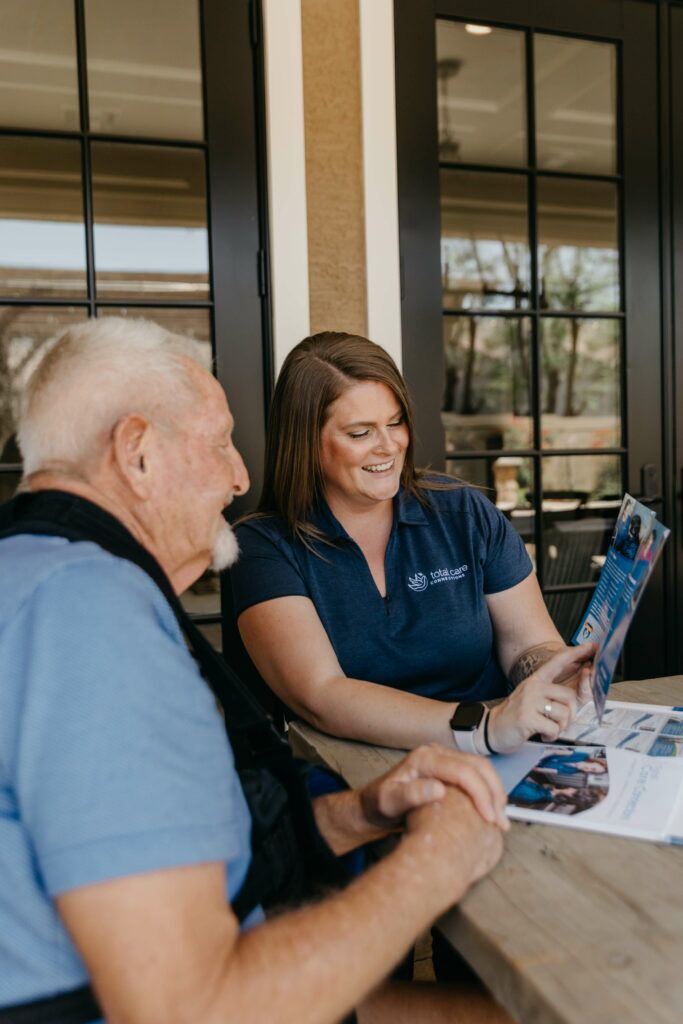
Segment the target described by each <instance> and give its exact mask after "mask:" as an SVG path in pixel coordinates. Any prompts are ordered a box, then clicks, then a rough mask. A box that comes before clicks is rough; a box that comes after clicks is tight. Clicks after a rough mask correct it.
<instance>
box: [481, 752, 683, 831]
mask: <svg viewBox="0 0 683 1024" xmlns="http://www.w3.org/2000/svg"><path fill="white" fill-rule="evenodd" d="M492 763H493V764H494V766H495V768H496V769H497V771H498V773H499V775H500V777H501V779H502V781H503V784H504V786H505V788H506V790H507V792H508V805H507V813H508V816H509V817H510V818H512V819H516V820H520V821H529V822H538V823H545V824H550V825H561V826H564V827H567V828H579V829H588V830H591V831H594V832H606V833H609V834H611V835H621V836H631V837H633V838H636V839H649V840H654V841H658V842H668V843H683V759H679V758H660V757H651V756H649V755H648V754H641V753H635V752H634V751H632V750H622V749H616V748H612V747H610V748H607V747H603V746H581V747H577V746H562V745H558V744H552V745H541V744H534V743H527V744H525V745H524V747H522V749H521V750H519V751H517V752H516V753H515V754H507V755H498V756H496V757H494V758H492Z"/></svg>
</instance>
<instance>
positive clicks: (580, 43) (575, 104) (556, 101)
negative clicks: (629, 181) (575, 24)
mask: <svg viewBox="0 0 683 1024" xmlns="http://www.w3.org/2000/svg"><path fill="white" fill-rule="evenodd" d="M534 62H535V74H536V156H537V162H538V166H539V167H540V168H542V169H547V170H554V171H579V172H582V173H584V174H614V173H615V172H616V169H617V145H616V91H617V79H616V50H615V47H614V44H613V43H594V42H590V41H588V40H586V39H566V38H562V37H560V36H546V35H535V36H534Z"/></svg>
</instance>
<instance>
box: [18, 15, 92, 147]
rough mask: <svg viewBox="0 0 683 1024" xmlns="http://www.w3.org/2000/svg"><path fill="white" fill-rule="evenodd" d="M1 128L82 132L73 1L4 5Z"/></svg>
mask: <svg viewBox="0 0 683 1024" xmlns="http://www.w3.org/2000/svg"><path fill="white" fill-rule="evenodd" d="M0 38H1V39H2V44H1V49H0V125H1V126H2V127H3V128H42V129H47V130H50V129H57V130H62V131H64V130H74V129H77V128H78V127H79V124H80V118H79V108H78V80H77V75H76V29H75V22H74V3H73V0H0Z"/></svg>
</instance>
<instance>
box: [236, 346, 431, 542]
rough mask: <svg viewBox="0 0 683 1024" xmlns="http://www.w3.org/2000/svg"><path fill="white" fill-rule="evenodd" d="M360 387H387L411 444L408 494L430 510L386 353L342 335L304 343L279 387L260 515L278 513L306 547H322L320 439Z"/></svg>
mask: <svg viewBox="0 0 683 1024" xmlns="http://www.w3.org/2000/svg"><path fill="white" fill-rule="evenodd" d="M361 381H377V382H378V383H379V384H386V386H387V387H388V388H389V389H390V390H391V391H392V392H393V394H394V395H395V396H396V399H397V401H398V403H399V404H400V406H401V412H402V415H403V418H404V420H405V423H406V425H407V427H408V434H409V438H410V440H409V442H408V447H407V449H406V453H405V460H404V463H403V470H402V472H401V483H402V485H403V488H404V490H405V491H406V492H407V493H409V494H412V495H414V496H415V497H416V498H417V499H418V500H419V501H421V502H422V503H425V501H426V499H425V496H424V493H423V492H424V490H426V489H430V490H431V489H433V487H434V484H433V483H432V482H431V481H427V480H424V479H423V474H422V471H420V470H416V469H415V460H414V451H415V427H414V421H413V410H412V405H411V401H410V396H409V394H408V389H407V387H406V384H405V381H404V380H403V377H402V376H401V374H400V372H399V370H398V368H397V366H396V364H395V363H394V361H393V359H392V358H391V356H390V355H389V354H388V352H386V351H385V350H384V349H383V348H381V347H380V346H379V345H376V344H375V343H374V342H372V341H369V340H368V339H367V338H362V337H360V336H359V335H357V334H345V333H344V332H341V331H324V332H323V333H321V334H314V335H312V336H311V337H310V338H304V340H303V341H301V342H299V344H298V345H297V346H296V348H294V349H292V351H291V352H290V353H289V355H288V356H287V358H286V359H285V361H284V364H283V366H282V369H281V370H280V375H279V377H278V380H277V384H276V385H275V392H274V394H273V401H272V404H271V407H270V415H269V420H268V432H267V438H266V457H265V470H264V475H263V480H264V482H263V490H262V491H261V498H260V500H259V504H258V508H257V511H256V515H272V514H273V513H279V514H280V515H281V516H282V517H283V518H284V519H285V520H286V521H287V523H288V524H289V527H290V529H291V530H292V532H293V533H294V534H295V536H296V537H298V539H299V540H301V541H302V542H303V543H304V544H307V546H309V545H310V541H311V540H315V539H318V540H320V539H324V538H323V535H322V534H321V532H320V530H318V529H316V527H315V526H314V525H313V523H312V522H311V511H312V509H313V508H314V506H315V504H316V502H317V501H318V500H319V499H320V498H321V497H322V496H323V493H324V490H325V481H324V477H323V472H322V466H321V462H320V434H321V431H322V428H323V426H324V424H325V421H326V419H327V414H328V409H329V407H330V405H331V404H332V402H334V401H336V400H337V399H338V398H339V396H340V395H341V394H342V392H344V391H345V390H346V389H347V388H348V387H351V386H352V385H353V384H354V383H357V382H361ZM436 486H437V487H439V485H438V484H436Z"/></svg>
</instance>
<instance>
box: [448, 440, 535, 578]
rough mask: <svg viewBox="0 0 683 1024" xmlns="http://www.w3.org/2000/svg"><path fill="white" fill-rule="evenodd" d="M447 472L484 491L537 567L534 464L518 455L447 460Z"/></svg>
mask: <svg viewBox="0 0 683 1024" xmlns="http://www.w3.org/2000/svg"><path fill="white" fill-rule="evenodd" d="M446 472H447V473H448V474H449V475H450V476H453V477H455V478H456V479H457V480H462V481H463V482H464V483H468V484H472V485H473V486H474V487H480V488H481V489H482V490H483V492H484V494H485V495H486V497H487V498H489V499H490V500H491V501H492V502H494V503H495V505H496V506H497V508H499V509H500V510H501V512H504V513H505V515H506V516H507V517H508V519H509V520H510V522H511V523H512V525H513V526H514V528H515V530H516V531H517V533H519V535H520V537H521V538H522V540H523V541H524V546H525V547H526V549H527V551H528V553H529V557H530V558H531V560H532V562H534V564H535V563H536V550H535V543H534V521H535V518H536V517H535V515H534V510H533V507H532V501H533V490H534V464H533V460H532V459H530V458H524V457H522V456H519V455H501V456H500V457H499V458H495V459H457V458H456V459H447V461H446Z"/></svg>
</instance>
